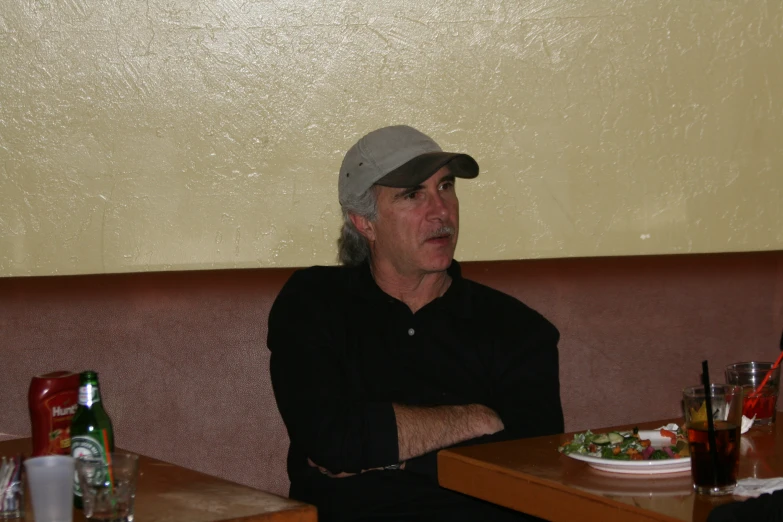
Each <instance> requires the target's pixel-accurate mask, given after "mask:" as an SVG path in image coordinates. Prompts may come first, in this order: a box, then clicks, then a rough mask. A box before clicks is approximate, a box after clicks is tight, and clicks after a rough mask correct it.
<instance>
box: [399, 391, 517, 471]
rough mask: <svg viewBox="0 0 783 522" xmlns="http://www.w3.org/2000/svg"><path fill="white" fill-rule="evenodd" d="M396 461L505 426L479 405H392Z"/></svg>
mask: <svg viewBox="0 0 783 522" xmlns="http://www.w3.org/2000/svg"><path fill="white" fill-rule="evenodd" d="M394 414H395V415H396V417H397V439H398V444H399V458H400V460H409V459H412V458H414V457H418V456H420V455H424V454H425V453H429V452H431V451H435V450H439V449H441V448H445V447H448V446H452V445H454V444H457V443H459V442H463V441H466V440H470V439H475V438H477V437H482V436H484V435H492V434H493V433H497V432H499V431H502V430H503V429H504V428H505V427H504V425H503V421H502V420H500V416H499V415H498V414H497V413H496V412H495V411H494V410H493V409H491V408H489V407H487V406H484V405H483V404H466V405H459V406H434V407H430V408H424V407H417V406H404V405H401V404H395V405H394Z"/></svg>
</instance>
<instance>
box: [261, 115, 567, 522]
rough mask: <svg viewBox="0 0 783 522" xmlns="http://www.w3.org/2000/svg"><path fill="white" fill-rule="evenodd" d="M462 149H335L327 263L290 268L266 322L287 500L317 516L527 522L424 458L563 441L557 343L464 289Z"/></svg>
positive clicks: (533, 320) (402, 130)
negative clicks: (541, 439) (286, 442)
mask: <svg viewBox="0 0 783 522" xmlns="http://www.w3.org/2000/svg"><path fill="white" fill-rule="evenodd" d="M478 173H479V167H478V164H477V163H476V161H475V160H474V159H473V158H471V157H470V156H468V155H466V154H458V153H448V152H443V151H442V150H441V148H440V147H439V146H438V145H437V144H436V143H435V142H434V141H433V140H432V139H430V138H429V137H427V136H426V135H424V134H422V133H421V132H419V131H417V130H415V129H413V128H411V127H407V126H393V127H385V128H382V129H378V130H376V131H373V132H371V133H369V134H368V135H366V136H364V137H363V138H361V139H360V140H359V142H358V143H356V144H355V145H354V146H353V147H352V148H351V149H350V150H349V151H348V153H347V154H346V156H345V158H344V160H343V163H342V167H341V168H340V173H339V182H338V192H339V200H340V205H341V206H342V210H343V218H344V224H343V229H342V234H341V237H340V239H339V241H338V246H339V259H340V261H341V263H342V266H339V267H312V268H309V269H305V270H300V271H297V272H296V273H294V275H293V276H292V277H291V279H290V280H289V281H288V282H287V283H286V285H285V286H284V288H283V289H282V290H281V292H280V294H279V295H278V297H277V299H276V301H275V303H274V305H273V307H272V310H271V312H270V316H269V336H268V343H267V344H268V346H269V349H270V350H271V352H272V355H271V363H270V368H271V376H272V385H273V387H274V391H275V397H276V399H277V404H278V407H279V409H280V413H281V415H282V417H283V420H284V421H285V424H286V427H287V429H288V433H289V436H290V439H291V446H290V449H289V455H288V473H289V476H290V478H291V492H290V494H291V497H292V498H296V499H299V500H302V501H305V502H309V503H311V504H315V505H316V506H317V507H318V511H319V520H322V521H327V522H329V521H349V520H351V521H352V520H362V521H376V520H388V521H419V520H421V521H441V520H442V521H449V522H453V521H462V520H465V521H468V520H470V521H473V520H476V521H483V520H487V521H492V520H497V521H501V520H531V518H529V517H527V516H525V515H522V514H519V513H514V512H511V511H510V510H505V509H503V508H499V507H496V506H493V505H491V504H489V503H486V502H483V501H480V500H476V499H472V498H469V497H467V496H464V495H460V494H458V493H454V492H452V491H448V490H446V489H443V488H440V486H439V485H438V481H437V462H436V453H437V451H438V450H439V449H442V448H446V447H451V446H454V445H459V444H473V443H479V442H489V441H495V440H505V439H512V438H520V437H532V436H538V435H547V434H551V433H559V432H562V431H563V413H562V409H561V406H560V388H559V379H558V359H557V357H558V356H557V341H558V338H559V334H558V331H557V329H556V328H555V327H554V326H552V325H551V324H550V323H549V322H548V321H547V320H546V319H544V318H543V317H542V316H541V315H539V314H538V313H536V312H535V311H533V310H531V309H530V308H528V307H526V306H525V305H524V304H522V303H520V302H519V301H518V300H516V299H514V298H513V297H510V296H508V295H505V294H503V293H500V292H498V291H496V290H492V289H490V288H488V287H485V286H483V285H480V284H477V283H475V282H472V281H468V280H466V279H463V278H462V276H461V274H460V267H459V264H458V263H457V262H456V261H454V260H453V256H454V249H455V248H456V246H457V236H458V232H459V201H458V199H457V193H456V189H455V180H456V178H475V177H476V176H478Z"/></svg>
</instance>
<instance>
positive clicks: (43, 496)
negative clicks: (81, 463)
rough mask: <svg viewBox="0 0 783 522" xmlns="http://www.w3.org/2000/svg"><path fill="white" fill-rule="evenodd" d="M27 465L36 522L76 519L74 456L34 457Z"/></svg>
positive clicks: (70, 521) (62, 521) (70, 520)
mask: <svg viewBox="0 0 783 522" xmlns="http://www.w3.org/2000/svg"><path fill="white" fill-rule="evenodd" d="M24 467H25V470H26V471H27V482H28V484H29V485H30V497H31V499H32V503H33V515H34V516H35V521H36V522H73V474H74V465H73V457H68V456H65V455H47V456H45V457H33V458H30V459H27V460H25V461H24Z"/></svg>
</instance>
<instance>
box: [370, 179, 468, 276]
mask: <svg viewBox="0 0 783 522" xmlns="http://www.w3.org/2000/svg"><path fill="white" fill-rule="evenodd" d="M377 190H378V192H377V195H378V218H377V219H376V220H375V222H367V221H365V223H364V225H365V226H366V228H365V230H364V232H365V234H366V236H367V237H368V239H370V243H371V245H372V246H371V248H372V256H373V263H374V264H375V265H391V267H392V268H393V269H394V270H395V271H396V272H397V273H398V274H399V275H402V276H410V275H421V274H423V273H429V272H439V271H443V270H446V269H447V268H448V267H449V265H450V264H451V260H452V259H453V257H454V249H455V248H456V247H457V236H458V233H459V200H458V199H457V193H456V190H455V186H454V176H452V175H451V174H450V173H449V170H448V168H447V167H443V168H441V169H440V170H438V171H437V172H436V173H435V174H433V175H432V176H430V177H429V179H427V180H426V181H425V182H424V183H422V184H421V185H419V186H417V187H412V188H402V189H401V188H391V187H377ZM357 228H359V230H362V228H360V227H357Z"/></svg>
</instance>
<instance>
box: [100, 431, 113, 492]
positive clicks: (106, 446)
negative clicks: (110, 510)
mask: <svg viewBox="0 0 783 522" xmlns="http://www.w3.org/2000/svg"><path fill="white" fill-rule="evenodd" d="M101 433H102V434H103V447H104V449H106V468H107V469H108V470H109V488H110V489H111V490H112V491H113V490H114V469H113V468H114V466H112V462H111V448H110V447H109V435H108V433H106V430H101Z"/></svg>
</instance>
